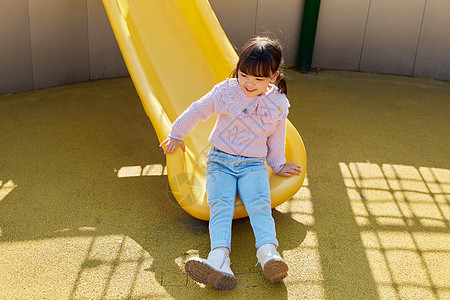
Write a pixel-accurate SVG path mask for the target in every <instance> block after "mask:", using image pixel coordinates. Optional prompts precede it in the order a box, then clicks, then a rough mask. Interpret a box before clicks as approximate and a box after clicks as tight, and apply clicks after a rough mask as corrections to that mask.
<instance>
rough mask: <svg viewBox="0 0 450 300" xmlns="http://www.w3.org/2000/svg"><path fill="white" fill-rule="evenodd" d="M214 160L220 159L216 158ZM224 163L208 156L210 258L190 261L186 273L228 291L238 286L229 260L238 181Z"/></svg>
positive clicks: (186, 266)
mask: <svg viewBox="0 0 450 300" xmlns="http://www.w3.org/2000/svg"><path fill="white" fill-rule="evenodd" d="M210 153H211V152H210ZM215 159H218V158H217V155H216V157H215ZM222 162H224V161H223V159H220V162H215V161H212V160H210V156H208V162H207V167H208V171H207V173H206V191H207V194H208V195H207V196H208V204H209V206H210V221H209V235H210V238H211V252H210V253H209V255H208V258H207V259H202V258H198V257H193V258H190V259H188V260H187V261H186V264H185V270H186V273H187V274H188V276H189V277H191V278H192V279H194V280H195V281H197V282H200V283H205V284H211V285H213V286H214V287H216V288H218V289H221V290H229V289H232V288H233V287H235V286H236V282H237V280H236V277H235V276H234V274H233V272H232V271H231V268H230V264H231V262H230V258H229V253H230V249H231V224H232V221H233V214H234V205H235V199H236V190H237V182H236V178H235V176H233V174H232V172H230V170H227V167H226V164H224V163H222Z"/></svg>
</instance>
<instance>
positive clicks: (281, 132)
mask: <svg viewBox="0 0 450 300" xmlns="http://www.w3.org/2000/svg"><path fill="white" fill-rule="evenodd" d="M285 141H286V119H283V120H280V121H278V124H277V127H276V129H275V131H274V132H273V133H272V135H270V136H269V137H268V138H267V158H266V160H267V164H268V165H269V166H270V167H271V168H272V171H273V172H274V173H276V174H277V175H280V176H292V175H295V174H300V173H301V166H299V165H297V164H296V163H286V158H285V145H286V142H285Z"/></svg>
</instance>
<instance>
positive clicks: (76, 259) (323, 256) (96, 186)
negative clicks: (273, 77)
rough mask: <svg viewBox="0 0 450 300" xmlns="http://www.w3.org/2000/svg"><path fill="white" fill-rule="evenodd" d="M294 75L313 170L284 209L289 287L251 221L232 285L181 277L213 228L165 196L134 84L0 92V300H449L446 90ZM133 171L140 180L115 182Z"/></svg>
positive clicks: (240, 241)
mask: <svg viewBox="0 0 450 300" xmlns="http://www.w3.org/2000/svg"><path fill="white" fill-rule="evenodd" d="M287 74H288V77H289V84H290V86H289V87H290V90H289V93H290V94H289V98H290V102H291V104H292V107H291V110H290V120H291V121H292V122H293V123H294V125H295V126H296V127H297V129H298V130H299V132H300V133H301V135H302V137H303V139H304V142H305V145H306V148H307V152H308V163H309V165H308V181H307V182H306V183H305V186H304V187H303V188H302V189H301V191H300V192H299V193H298V195H296V196H295V197H294V198H293V199H292V200H290V201H288V202H286V203H285V204H283V205H282V206H280V207H278V208H276V209H275V210H274V218H275V220H276V223H277V230H278V236H279V240H280V250H281V252H283V255H284V256H285V257H286V260H287V261H288V263H289V265H290V276H289V277H288V278H287V279H286V280H285V281H284V282H283V283H280V284H276V285H271V284H270V283H267V282H266V280H265V278H264V277H263V276H262V274H261V272H260V267H259V266H258V267H255V264H256V258H255V249H254V246H253V245H254V238H253V234H252V232H251V228H250V225H249V221H248V219H241V220H236V221H235V222H234V227H233V240H232V244H233V252H232V255H231V259H232V262H233V265H232V269H233V270H234V272H235V273H236V276H237V278H238V282H239V283H238V287H237V288H236V289H234V290H232V291H228V292H222V291H217V290H214V289H212V288H210V287H204V286H199V285H197V284H195V283H194V282H192V281H190V280H189V279H188V278H187V277H186V276H185V274H184V272H183V270H182V265H183V262H184V261H185V260H186V259H187V258H188V257H189V256H190V255H200V256H206V255H207V253H208V251H209V238H208V228H207V222H204V221H200V220H196V219H194V218H192V217H190V216H189V215H187V214H186V213H185V212H184V211H183V210H182V209H181V208H180V207H179V206H178V205H177V204H176V203H174V202H173V200H171V199H170V197H169V193H168V183H167V176H165V175H164V173H163V171H162V170H163V167H164V165H165V157H164V155H163V153H162V151H161V150H160V149H159V147H158V141H157V138H156V135H155V133H154V131H153V129H152V126H151V123H150V121H149V120H148V118H147V117H146V116H145V113H144V111H143V109H142V107H141V104H140V102H139V99H138V97H137V95H136V92H135V90H134V87H133V85H132V83H131V81H130V80H129V78H123V79H114V80H103V81H97V82H88V83H82V84H76V85H70V86H64V87H57V88H52V89H46V90H39V91H33V92H28V93H21V94H16V95H8V96H3V97H0V120H1V125H2V134H1V135H0V144H1V149H0V153H1V158H2V159H1V162H0V248H1V251H0V263H1V264H0V269H1V272H0V274H1V275H0V286H3V287H5V286H7V287H8V288H6V289H5V288H1V289H0V296H1V297H19V298H20V297H36V298H53V299H65V298H69V299H70V298H115V299H118V298H145V297H147V298H151V299H154V298H175V299H194V298H196V299H197V298H210V297H214V298H233V299H244V298H249V299H256V298H263V297H266V298H267V297H268V298H274V299H275V298H276V299H284V298H286V299H287V298H291V299H300V298H308V299H379V298H383V299H389V297H391V296H393V297H394V298H395V297H402V296H404V295H406V296H411V297H412V298H414V297H415V296H417V295H419V296H421V295H422V296H423V295H425V296H426V297H425V298H422V299H435V298H436V299H437V298H439V297H443V296H445V295H448V293H449V290H450V287H449V285H448V282H449V280H447V279H448V275H447V274H448V273H450V272H447V271H449V268H448V264H447V265H445V264H442V262H443V261H445V258H448V257H449V253H450V252H449V251H450V249H449V248H448V243H446V241H448V239H449V236H448V229H449V223H448V220H449V218H450V216H449V206H448V204H449V197H448V193H449V191H448V185H449V183H450V178H449V176H448V174H449V173H448V169H449V165H448V162H449V159H448V158H449V157H448V154H447V153H448V149H449V144H448V143H449V142H448V141H449V134H448V132H449V130H448V129H449V125H450V124H449V121H448V113H449V112H450V104H449V102H448V95H449V94H450V87H449V85H448V83H443V82H437V81H431V80H422V79H414V78H404V77H396V76H384V75H374V74H360V73H351V72H331V71H329V72H323V73H321V74H309V75H308V74H300V73H296V72H294V71H289V72H287ZM146 166H153V167H154V166H160V167H161V171H159V173H158V172H156V173H155V172H153V173H145V172H144V171H143V170H145V168H146ZM123 167H132V168H133V167H134V168H135V169H136V167H137V170H138V173H136V174H134V175H130V176H125V177H122V176H118V175H119V171H120V170H121V168H123ZM157 169H158V168H157ZM158 170H159V169H158ZM417 174H419V175H417ZM427 174H428V175H427ZM429 174H431V175H429ZM430 176H431V177H430ZM430 178H431V179H430ZM433 178H434V179H433ZM394 181H395V182H397V183H398V184H397V185H395V182H394ZM411 182H412V183H411ZM421 184H422V185H423V186H424V187H422V185H421ZM432 184H435V185H437V186H434V187H432ZM419 185H420V186H419ZM355 194H356V197H355ZM399 240H401V241H402V242H401V243H400V242H396V241H399ZM405 241H406V242H405ZM446 260H447V261H448V259H446ZM405 261H406V264H405ZM402 262H403V264H402ZM408 263H409V264H408ZM411 272H412V273H414V272H415V274H419V275H416V276H415V277H412V276H410V275H409V274H408V273H411ZM417 278H419V279H417ZM407 298H408V297H407Z"/></svg>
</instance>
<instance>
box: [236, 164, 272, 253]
mask: <svg viewBox="0 0 450 300" xmlns="http://www.w3.org/2000/svg"><path fill="white" fill-rule="evenodd" d="M247 169H248V170H245V172H244V173H243V174H242V176H241V177H240V178H239V180H238V193H239V197H240V198H241V200H242V202H243V203H244V205H245V209H246V210H247V213H248V216H249V218H250V224H251V226H252V228H253V232H254V234H255V239H256V244H255V246H256V248H260V247H261V246H262V245H265V244H274V245H275V246H278V240H277V238H276V232H275V222H274V220H273V217H272V207H271V200H270V185H269V174H268V173H267V170H266V166H265V165H264V162H261V164H259V166H254V165H252V167H248V168H247Z"/></svg>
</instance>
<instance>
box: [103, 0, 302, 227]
mask: <svg viewBox="0 0 450 300" xmlns="http://www.w3.org/2000/svg"><path fill="white" fill-rule="evenodd" d="M103 4H104V6H105V8H106V11H107V13H108V17H109V20H110V22H111V25H112V28H113V30H114V33H115V36H116V39H117V41H118V44H119V46H120V49H121V51H122V55H123V57H124V60H125V63H126V65H127V67H128V70H129V72H130V75H131V78H132V80H133V82H134V85H135V87H136V90H137V92H138V94H139V96H140V99H141V101H142V104H143V106H144V109H145V111H146V113H147V115H148V116H149V118H150V120H151V122H152V124H153V127H154V128H155V131H156V134H157V136H158V139H159V141H160V142H161V141H163V140H164V139H165V138H166V137H167V135H168V134H169V131H170V128H171V126H172V123H173V122H174V121H175V119H176V118H177V117H178V115H180V114H181V113H182V112H183V111H184V110H185V109H186V108H187V107H188V106H189V105H190V104H191V103H192V102H194V101H196V100H197V99H200V97H201V96H203V95H204V94H206V93H207V92H208V91H209V90H211V88H212V87H213V86H214V85H215V84H217V83H218V82H220V81H222V80H224V79H225V78H227V77H230V76H231V72H232V70H233V68H234V66H235V64H236V61H237V55H236V52H235V51H234V49H233V47H232V46H231V44H230V42H229V41H228V39H227V36H226V35H225V33H224V31H223V30H222V27H221V26H220V24H219V22H218V20H217V18H216V16H215V14H214V12H213V10H212V8H211V6H210V5H209V2H208V1H207V0H189V1H186V0H164V1H162V0H103ZM214 123H215V118H210V119H209V120H208V121H206V122H201V123H200V124H199V125H198V126H197V127H196V128H195V129H194V130H193V131H192V132H191V134H190V135H189V136H188V137H186V138H185V143H186V152H183V151H181V149H178V150H177V151H176V152H175V153H174V154H172V155H170V156H167V175H168V179H169V183H170V187H171V190H172V193H173V195H174V197H175V199H176V200H177V201H178V203H179V204H180V205H181V207H182V208H183V209H184V210H185V211H186V212H188V213H189V214H190V215H192V216H193V217H195V218H198V219H202V220H209V206H208V204H207V202H206V191H205V164H206V154H207V151H208V149H209V148H210V144H209V142H208V137H209V134H210V132H211V130H212V128H213V126H214ZM130 134H132V133H130ZM286 159H287V161H288V162H295V163H297V164H299V165H301V166H302V170H303V172H302V175H300V176H292V177H289V178H286V177H281V176H278V175H275V174H273V173H272V171H271V170H270V168H269V169H268V171H269V174H270V175H269V179H270V186H271V193H272V194H271V195H272V207H275V206H277V205H279V204H281V203H283V202H284V201H286V200H288V199H289V198H291V197H292V196H293V195H294V194H295V193H296V192H297V191H298V190H299V189H300V187H301V185H302V183H303V180H304V178H305V173H306V151H305V147H304V144H303V141H302V139H301V137H300V135H299V134H298V132H297V131H296V129H295V128H294V126H293V125H292V124H291V123H290V122H289V121H288V126H287V136H286ZM161 204H162V205H164V203H161ZM245 216H247V212H246V211H245V208H244V205H243V204H242V202H241V201H240V199H239V198H237V199H236V210H235V214H234V218H242V217H245Z"/></svg>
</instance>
